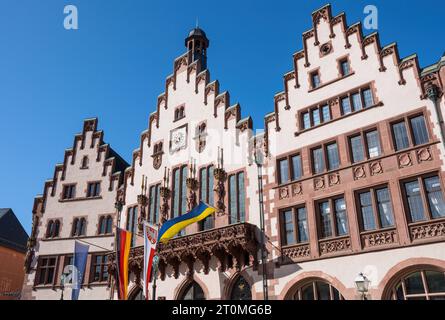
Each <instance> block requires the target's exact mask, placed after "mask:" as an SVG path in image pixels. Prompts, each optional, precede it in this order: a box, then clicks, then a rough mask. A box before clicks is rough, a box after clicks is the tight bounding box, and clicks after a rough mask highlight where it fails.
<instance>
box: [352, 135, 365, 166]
mask: <svg viewBox="0 0 445 320" xmlns="http://www.w3.org/2000/svg"><path fill="white" fill-rule="evenodd" d="M349 141H350V144H351V151H352V162H353V163H357V162H361V161H363V160H365V154H364V151H363V143H362V137H361V136H355V137H351V138H350V139H349Z"/></svg>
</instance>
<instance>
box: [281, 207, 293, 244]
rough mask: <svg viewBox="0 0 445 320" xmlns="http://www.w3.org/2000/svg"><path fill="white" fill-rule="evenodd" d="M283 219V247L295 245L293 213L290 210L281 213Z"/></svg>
mask: <svg viewBox="0 0 445 320" xmlns="http://www.w3.org/2000/svg"><path fill="white" fill-rule="evenodd" d="M283 218H284V235H285V240H286V242H285V245H288V246H289V245H293V244H295V243H296V237H295V225H294V219H293V218H294V213H293V212H292V210H287V211H285V212H283Z"/></svg>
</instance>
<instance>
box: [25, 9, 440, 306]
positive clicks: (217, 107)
mask: <svg viewBox="0 0 445 320" xmlns="http://www.w3.org/2000/svg"><path fill="white" fill-rule="evenodd" d="M302 41H303V49H302V50H301V51H298V52H296V53H295V54H294V55H293V65H294V68H293V70H292V71H291V72H288V73H286V74H285V75H284V76H283V83H284V90H283V92H280V93H278V94H277V95H275V97H274V110H273V112H271V113H270V114H267V115H266V116H265V121H264V132H262V133H260V134H256V133H254V132H253V130H252V128H253V124H252V119H251V118H250V117H243V116H242V115H241V107H240V105H239V104H237V103H235V104H231V102H230V95H229V93H228V92H220V91H219V83H218V81H216V80H215V81H212V80H211V79H210V73H209V71H208V70H207V67H206V66H207V49H208V47H209V40H208V39H207V37H206V34H205V33H204V31H202V30H201V29H199V28H195V29H194V30H192V31H191V32H190V34H189V36H188V37H187V38H186V40H185V45H186V53H185V54H184V55H182V56H180V57H179V58H177V59H176V60H175V61H174V66H173V74H172V75H170V76H168V77H167V79H166V84H165V92H164V93H162V94H161V95H160V96H159V97H158V99H157V108H156V111H155V112H153V113H152V114H150V116H149V121H148V128H147V130H145V131H144V132H143V133H142V134H141V137H140V143H139V148H138V149H137V150H135V151H134V152H133V157H132V163H131V165H130V166H128V167H127V168H126V169H125V170H124V171H121V172H122V173H120V172H114V171H113V170H112V169H111V172H112V175H111V176H107V179H111V180H110V188H109V192H110V194H109V197H106V198H105V197H104V199H102V200H101V202H99V201H98V202H96V203H103V207H102V206H98V207H97V208H96V207H93V206H92V204H93V202H91V201H87V200H84V199H80V200H79V201H77V200H76V201H74V202H73V206H72V207H71V208H70V207H69V205H68V204H66V203H64V201H62V202H61V201H60V199H59V198H58V195H57V193H60V192H62V190H64V189H61V188H64V187H65V184H66V185H68V184H70V183H83V184H85V183H86V180H82V172H81V171H79V170H78V168H77V167H75V166H74V167H73V168H72V169H71V170H72V171H71V175H70V177H71V178H70V179H71V180H70V179H68V180H66V182H65V181H64V180H63V179H62V177H64V172H65V171H66V172H70V170H69V169H67V168H70V166H72V164H70V161H74V162H75V160H72V159H74V157H75V158H76V159H78V160H80V159H81V154H83V153H82V151H81V150H83V149H79V151H77V152H76V153H78V154H79V155H77V156H76V153H74V154H75V155H74V156H73V155H70V153H71V154H72V153H73V151H72V150H71V151H69V152H68V155H66V157H65V162H64V165H63V166H58V167H56V173H55V176H54V179H53V180H51V181H49V182H47V184H46V186H45V194H44V195H43V196H42V197H39V198H37V199H36V205H35V210H34V227H33V235H32V237H31V239H32V241H31V244H30V246H29V248H30V250H29V252H28V262H30V267H29V272H30V273H29V276H28V280H27V284H25V288H29V290H28V292H29V297H34V298H53V297H55V296H57V291H58V288H57V272H58V271H57V269H55V271H54V277H53V281H52V283H50V284H49V283H44V284H41V283H39V281H36V280H35V279H37V278H39V277H37V278H36V277H35V274H36V273H37V274H39V272H40V271H39V270H40V269H41V268H42V267H41V264H40V261H41V260H42V259H43V258H42V257H45V256H46V255H51V254H55V255H56V256H57V257H56V260H57V259H58V260H57V261H56V262H55V264H56V265H58V266H59V268H60V267H62V266H63V264H64V262H63V261H65V259H64V258H60V257H62V256H63V255H64V254H65V255H67V254H69V252H70V251H69V248H72V241H73V240H72V237H69V236H68V235H66V238H68V239H67V240H66V241H65V242H61V241H60V239H56V240H52V241H53V242H52V244H51V246H50V247H51V248H52V250H53V251H52V253H51V252H49V251H48V250H47V251H45V250H44V249H45V248H47V246H46V245H45V243H48V239H45V237H44V236H43V235H44V230H45V228H47V225H48V223H49V222H48V221H49V220H48V219H56V218H58V217H56V216H53V215H57V214H59V215H60V213H61V212H62V210H67V215H65V214H64V215H63V217H64V218H63V219H64V220H66V216H68V215H69V214H68V213H70V212H73V213H72V214H73V217H74V215H76V214H79V213H81V211H82V210H80V208H79V206H81V207H82V206H84V207H83V208H84V210H85V212H88V221H90V219H91V220H92V221H96V220H97V219H98V218H99V217H100V216H101V215H102V214H109V215H110V216H111V217H112V218H113V219H114V221H115V223H116V224H117V225H119V226H120V227H121V228H124V229H127V230H129V231H131V232H132V233H133V240H132V242H133V243H132V245H133V247H132V249H131V253H130V265H129V267H130V285H129V297H130V299H140V298H141V295H142V293H141V282H142V280H141V272H142V269H143V246H142V245H143V239H142V236H141V233H142V222H143V221H144V220H147V221H149V222H150V223H153V224H159V225H160V224H162V223H163V222H164V221H166V220H168V219H170V218H173V217H176V216H178V215H181V214H183V213H185V212H187V211H188V210H189V209H191V208H193V207H194V206H195V205H196V204H197V203H198V201H204V202H207V203H209V204H211V205H213V206H214V207H215V208H216V209H217V213H216V214H215V215H214V216H213V217H211V218H208V219H206V220H205V221H204V222H202V223H199V224H194V225H191V226H189V227H187V228H186V229H185V230H184V231H183V232H182V233H181V234H180V235H178V236H177V237H175V238H174V239H172V240H171V241H170V242H169V243H168V244H165V245H160V246H159V248H158V249H159V250H158V256H159V265H158V272H157V274H156V281H155V283H154V281H152V283H151V284H150V292H149V295H150V297H152V296H154V298H155V299H263V298H264V292H265V290H264V289H265V285H267V293H268V298H269V299H303V300H308V299H309V300H311V299H360V298H362V295H361V294H359V293H358V292H357V290H356V287H355V286H356V284H355V279H356V277H357V275H358V274H360V273H363V274H364V275H365V276H366V278H368V279H369V280H370V286H369V290H368V292H367V293H366V298H368V299H430V300H432V299H443V298H445V273H444V272H445V250H444V249H445V246H444V240H445V200H444V182H445V180H444V177H443V174H444V173H443V170H444V163H443V160H444V151H445V149H444V143H445V139H444V130H445V129H444V123H443V115H442V113H443V108H444V104H445V100H444V95H443V81H444V79H445V68H444V67H445V58H442V59H441V60H440V61H439V62H438V63H437V64H434V65H432V66H429V67H427V68H423V69H422V68H420V67H419V64H418V60H417V56H416V55H412V56H408V57H405V58H400V57H399V54H398V50H397V45H396V44H395V43H392V44H389V45H386V46H382V45H381V44H380V41H379V36H378V33H371V34H369V35H367V36H364V35H363V32H362V28H361V24H360V23H356V24H353V25H348V24H347V22H346V15H345V14H344V13H341V14H339V15H336V16H334V15H332V11H331V6H330V5H327V6H324V7H322V8H320V9H318V10H316V11H315V12H313V14H312V28H311V29H310V30H308V31H306V32H304V33H303V36H302ZM90 121H91V120H90ZM87 123H88V121H87V122H86V124H87ZM94 123H96V122H94ZM95 130H96V129H95V128H94V130H92V131H85V129H84V133H83V135H84V136H83V138H79V143H80V144H81V145H83V141H87V144H88V143H91V145H93V144H94V143H93V142H91V140H88V138H90V135H94V134H96V131H95ZM88 134H90V135H88ZM90 139H91V138H90ZM88 141H90V142H88ZM77 148H80V146H79V145H77V144H75V146H74V148H73V150H77ZM98 148H99V149H97V150H100V146H99V147H98ZM86 149H87V150H90V152H98V151H97V150H96V149H94V148H90V149H88V148H86ZM91 156H93V155H91ZM106 157H107V156H104V158H102V159H103V161H106V160H105V159H106ZM99 162H100V161H99ZM122 164H123V166H124V163H123V162H122ZM98 166H99V167H100V168H96V169H93V168H92V170H93V171H90V172H91V174H93V172H95V173H97V174H99V173H101V174H102V177H105V176H106V175H109V173H106V174H105V175H104V173H103V170H105V169H104V168H105V165H104V164H103V163H101V165H98ZM122 168H123V167H122ZM122 168H121V169H122ZM101 170H102V171H101ZM122 170H123V169H122ZM97 179H98V178H97ZM103 179H105V178H103ZM120 179H122V180H120ZM90 180H91V179H90ZM90 180H88V181H90ZM93 180H95V179H93ZM58 181H59V183H57V182H58ZM74 181H76V182H74ZM77 181H83V182H77ZM91 181H92V180H91ZM119 181H121V182H122V183H121V184H120V183H119ZM57 188H58V190H57ZM102 189H103V188H102ZM55 190H57V191H55ZM87 192H88V191H87ZM63 194H64V192H62V195H61V196H62V197H63ZM84 201H85V202H84ZM115 201H116V203H117V204H120V205H118V206H116V207H117V208H118V210H115V209H114V202H115ZM52 202H53V203H54V208H53V209H50V208H51V203H52ZM42 210H43V211H42ZM52 212H54V213H52ZM262 213H264V215H263V214H262ZM263 217H264V219H263ZM65 223H66V224H67V225H69V223H70V221H68V222H65ZM91 223H92V224H93V225H94V224H95V223H97V222H91ZM69 229H70V227H68V229H66V230H69ZM93 229H94V227H93ZM96 229H97V227H96ZM60 230H65V229H63V228H61V229H60ZM89 230H90V229H89ZM262 230H264V233H263V232H262ZM65 232H67V231H65ZM263 234H264V235H265V241H264V242H263V237H262V235H263ZM91 237H92V239H91V241H93V239H94V241H98V240H97V239H98V235H97V234H93V233H92V234H91ZM112 242H113V238H112V236H111V237H108V238H107V240H106V241H105V242H101V244H100V245H101V246H102V247H104V248H110V249H111V248H112ZM62 243H69V244H70V247H69V248H68V247H64V245H63V244H62ZM263 243H264V245H263ZM61 248H66V249H64V250H65V251H64V250H62V249H61ZM62 251H64V252H62ZM56 252H59V253H57V254H56ZM71 252H72V250H71ZM101 253H103V252H101ZM94 256H95V254H94V253H92V260H94V259H93V258H94ZM106 264H107V266H108V267H107V269H106V279H107V281H103V284H104V285H103V286H102V287H100V286H99V287H97V288H96V287H92V286H91V285H89V284H90V283H91V281H90V280H84V284H85V289H83V290H84V291H85V292H86V291H88V292H89V293H84V296H81V298H82V297H83V298H96V299H110V298H112V299H115V298H116V297H117V294H116V292H115V290H114V280H113V275H114V274H115V269H116V268H115V263H114V254H113V253H111V254H110V255H109V256H108V260H107V262H106ZM103 265H104V264H103ZM42 266H44V264H42ZM88 268H90V270H95V269H94V268H93V267H91V265H88V267H87V269H88ZM101 270H104V268H102V269H101ZM59 272H60V271H59ZM40 274H41V273H40ZM93 274H94V272H93ZM40 278H42V277H40ZM40 278H39V279H40ZM43 278H45V277H43ZM46 278H47V277H46ZM46 278H45V279H46ZM102 280H105V279H102ZM105 282H107V284H108V286H107V285H105Z"/></svg>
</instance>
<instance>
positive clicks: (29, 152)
mask: <svg viewBox="0 0 445 320" xmlns="http://www.w3.org/2000/svg"><path fill="white" fill-rule="evenodd" d="M67 4H74V5H76V6H77V8H78V10H79V30H77V31H67V30H65V29H64V28H63V19H64V15H63V8H64V6H65V5H67ZM324 4H326V2H325V1H318V0H311V1H295V0H289V1H278V0H276V1H239V0H238V1H208V0H207V1H201V0H195V1H192V2H190V1H181V2H180V1H143V0H131V1H118V0H71V1H62V0H45V1H35V0H27V1H25V0H1V1H0V30H1V35H2V36H1V37H0V39H1V40H0V120H1V135H0V150H1V153H0V154H1V156H0V179H1V182H0V207H11V208H13V210H14V212H15V213H16V214H17V216H18V217H19V219H20V220H21V222H22V223H23V225H24V227H25V229H26V230H27V231H28V232H29V231H30V229H31V216H32V214H31V210H32V204H33V198H34V196H35V195H36V194H39V193H42V190H43V183H44V181H45V180H46V179H48V178H51V177H52V175H53V172H54V165H55V164H56V163H60V162H62V161H63V154H64V150H65V149H66V148H69V147H71V146H72V143H73V137H74V134H76V133H78V132H80V130H81V127H82V121H83V119H85V118H89V117H96V116H97V117H99V127H100V129H104V130H105V140H106V142H108V143H110V144H111V145H112V146H113V148H114V149H115V150H117V151H118V152H119V153H120V154H121V155H122V156H123V157H124V158H125V159H127V161H128V160H130V157H131V154H132V150H134V149H135V148H137V147H138V141H139V135H140V133H141V131H143V130H144V129H146V127H147V119H148V115H149V113H150V112H152V111H153V110H154V108H155V105H156V97H157V96H158V95H159V94H160V93H162V92H163V90H164V86H165V78H166V76H167V75H169V74H171V73H172V68H173V64H172V63H173V60H174V58H175V57H177V56H179V55H180V54H182V53H183V52H184V50H185V48H184V38H185V37H186V35H187V33H188V31H189V30H190V29H191V28H193V27H194V25H195V21H196V18H197V17H198V18H199V25H200V27H202V28H203V29H204V30H205V31H206V33H207V36H208V37H209V39H210V48H209V51H208V67H209V70H210V72H211V77H212V79H218V80H219V81H220V85H221V91H223V90H229V91H230V95H231V101H232V103H235V102H239V103H240V104H241V107H242V113H243V116H246V115H251V116H252V117H253V119H254V126H255V127H256V128H261V127H262V125H263V116H264V114H266V113H268V112H270V111H272V110H273V96H274V94H275V93H277V92H279V91H281V90H282V89H283V84H282V83H283V80H282V76H283V74H284V73H286V72H287V71H290V70H291V69H292V54H293V53H294V52H295V51H297V50H300V49H301V33H302V32H304V31H306V30H308V29H309V28H310V27H311V16H310V15H311V12H312V11H313V10H315V9H317V8H319V7H321V6H323V5H324ZM331 4H332V6H333V14H334V15H336V14H338V13H340V12H342V11H345V12H346V16H347V20H348V23H349V24H352V23H354V22H357V21H360V20H361V21H363V19H364V14H363V8H364V7H365V6H366V5H368V4H374V5H376V6H377V8H378V9H379V33H380V39H381V42H382V44H383V45H385V44H388V43H390V42H393V41H397V42H398V45H399V50H400V54H401V56H402V57H404V56H407V55H410V54H412V53H417V54H418V55H419V59H420V64H421V66H426V65H428V64H432V63H434V62H436V61H437V60H439V58H440V56H441V55H442V53H443V52H444V51H445V41H444V40H445V35H444V33H443V25H442V23H443V12H444V9H445V2H443V1H441V0H423V1H413V0H412V1H403V2H398V1H397V2H396V1H369V0H368V1H360V0H357V1H350V0H341V1H331Z"/></svg>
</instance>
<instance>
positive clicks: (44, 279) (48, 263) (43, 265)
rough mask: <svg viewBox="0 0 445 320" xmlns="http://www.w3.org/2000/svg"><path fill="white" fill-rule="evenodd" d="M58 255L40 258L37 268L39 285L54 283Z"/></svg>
mask: <svg viewBox="0 0 445 320" xmlns="http://www.w3.org/2000/svg"><path fill="white" fill-rule="evenodd" d="M56 262H57V257H45V258H40V259H39V263H38V268H37V275H36V277H37V282H36V284H37V285H47V284H53V283H54V276H55V270H56Z"/></svg>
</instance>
